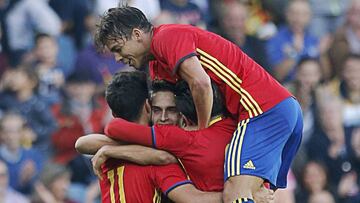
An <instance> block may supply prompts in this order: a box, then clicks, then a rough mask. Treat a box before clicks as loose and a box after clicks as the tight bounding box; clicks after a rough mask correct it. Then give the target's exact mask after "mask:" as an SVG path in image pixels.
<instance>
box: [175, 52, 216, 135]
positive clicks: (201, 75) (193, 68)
mask: <svg viewBox="0 0 360 203" xmlns="http://www.w3.org/2000/svg"><path fill="white" fill-rule="evenodd" d="M178 74H179V75H180V76H181V78H183V79H184V80H185V81H186V82H187V83H188V84H189V87H190V90H191V94H192V97H193V99H194V103H195V108H196V112H197V118H198V128H199V129H203V128H206V127H207V126H208V123H209V121H210V115H211V109H212V104H213V92H212V89H211V80H210V77H209V76H208V75H207V73H206V72H205V70H204V69H203V68H202V67H201V64H200V61H199V59H198V58H197V57H196V56H192V57H190V58H187V59H185V60H184V61H183V62H182V63H181V64H180V68H179V71H178Z"/></svg>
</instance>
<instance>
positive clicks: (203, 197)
mask: <svg viewBox="0 0 360 203" xmlns="http://www.w3.org/2000/svg"><path fill="white" fill-rule="evenodd" d="M168 197H169V198H170V199H171V200H172V201H174V202H176V203H192V202H193V203H196V202H207V203H219V202H222V193H221V192H202V191H200V190H198V189H196V188H195V186H194V185H192V184H185V185H181V186H179V187H176V188H174V189H173V190H171V191H170V192H169V193H168Z"/></svg>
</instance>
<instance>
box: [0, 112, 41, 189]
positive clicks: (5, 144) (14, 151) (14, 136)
mask: <svg viewBox="0 0 360 203" xmlns="http://www.w3.org/2000/svg"><path fill="white" fill-rule="evenodd" d="M26 133H29V132H28V129H26V127H25V121H24V119H23V118H22V117H21V116H20V115H19V114H15V113H6V114H5V115H4V117H3V118H2V120H1V122H0V134H1V140H2V144H1V145H0V159H1V160H2V161H3V162H5V163H6V165H7V167H8V169H9V180H10V181H9V183H10V186H11V187H12V188H14V189H15V190H17V191H19V192H21V193H24V194H30V192H31V189H32V187H33V184H34V182H35V181H36V179H37V176H38V174H39V172H40V170H41V169H42V162H43V159H42V156H41V154H40V153H39V151H37V150H36V149H25V148H24V147H22V146H21V139H22V138H23V137H24V136H26Z"/></svg>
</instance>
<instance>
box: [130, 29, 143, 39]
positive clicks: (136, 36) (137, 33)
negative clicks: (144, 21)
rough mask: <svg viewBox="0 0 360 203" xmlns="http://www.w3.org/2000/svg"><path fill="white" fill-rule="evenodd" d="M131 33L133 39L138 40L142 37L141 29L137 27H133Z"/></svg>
mask: <svg viewBox="0 0 360 203" xmlns="http://www.w3.org/2000/svg"><path fill="white" fill-rule="evenodd" d="M131 34H132V37H133V39H134V40H140V39H141V37H142V34H143V31H142V30H140V29H138V28H134V29H133V31H132V33H131Z"/></svg>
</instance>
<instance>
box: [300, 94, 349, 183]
mask: <svg viewBox="0 0 360 203" xmlns="http://www.w3.org/2000/svg"><path fill="white" fill-rule="evenodd" d="M327 94H328V95H327ZM317 97H318V98H317V107H318V115H319V122H320V126H319V127H317V128H316V131H315V133H314V135H313V136H312V137H311V138H310V140H309V141H308V145H307V149H308V157H309V159H313V160H320V161H322V162H323V163H325V164H326V167H327V168H328V171H329V183H330V184H332V185H333V186H334V185H336V184H337V183H338V182H339V181H340V179H341V176H342V175H343V174H344V173H346V172H349V171H350V170H351V167H349V165H350V164H349V161H350V154H349V150H348V149H347V148H346V140H345V139H346V137H347V136H348V135H346V133H348V131H346V129H345V128H344V126H343V123H342V120H343V119H342V115H343V114H342V110H343V109H342V106H341V105H342V103H341V100H340V99H339V98H338V97H334V96H332V95H331V93H328V92H327V90H326V89H325V88H322V89H319V93H318V95H317Z"/></svg>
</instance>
